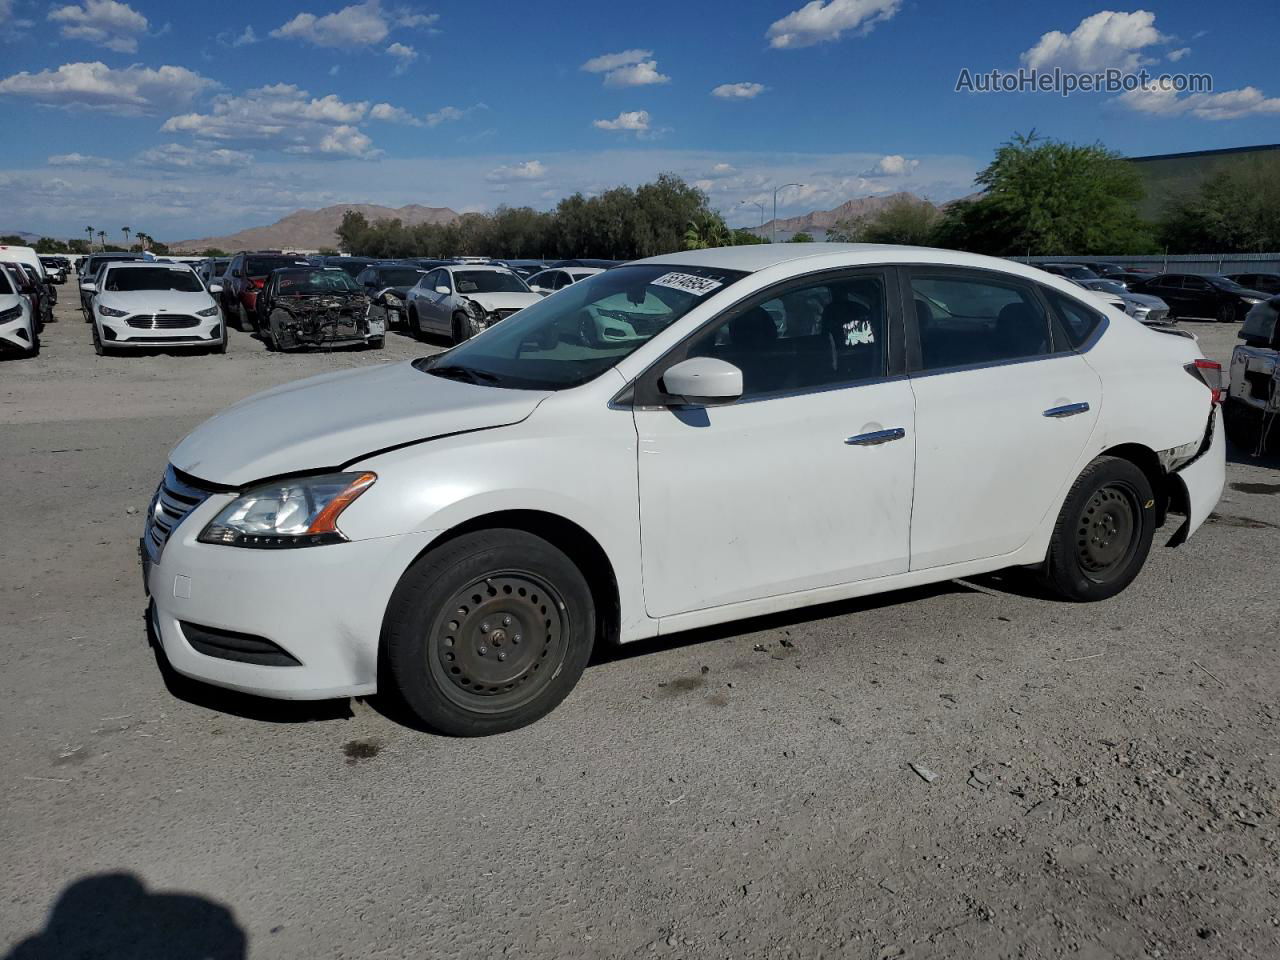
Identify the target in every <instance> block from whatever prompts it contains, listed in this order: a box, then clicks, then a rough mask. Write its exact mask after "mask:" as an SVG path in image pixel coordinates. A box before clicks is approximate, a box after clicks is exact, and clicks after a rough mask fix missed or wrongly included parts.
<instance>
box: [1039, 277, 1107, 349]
mask: <svg viewBox="0 0 1280 960" xmlns="http://www.w3.org/2000/svg"><path fill="white" fill-rule="evenodd" d="M1041 293H1043V294H1044V295H1045V297H1046V298H1047V299H1048V301H1049V303H1050V304H1051V305H1052V307H1053V309H1054V311H1055V312H1056V313H1057V314H1058V319H1059V320H1061V321H1062V329H1063V331H1064V332H1065V333H1066V336H1067V343H1069V344H1071V346H1072V347H1076V348H1079V347H1081V346H1083V345H1084V343H1085V342H1086V341H1087V340H1088V339H1089V338H1090V337H1091V336H1093V332H1094V331H1095V330H1097V329H1098V327H1099V326H1100V325H1101V324H1102V320H1103V316H1102V314H1101V313H1099V312H1098V311H1097V310H1093V309H1090V308H1089V307H1086V306H1085V305H1084V304H1083V303H1081V302H1080V301H1079V300H1076V299H1075V298H1074V297H1068V296H1064V295H1063V294H1061V293H1059V292H1058V291H1057V290H1050V289H1049V288H1048V287H1044V288H1042V289H1041Z"/></svg>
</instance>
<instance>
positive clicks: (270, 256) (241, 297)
mask: <svg viewBox="0 0 1280 960" xmlns="http://www.w3.org/2000/svg"><path fill="white" fill-rule="evenodd" d="M296 266H302V267H307V266H310V264H308V263H307V260H306V258H305V257H295V256H290V255H289V254H284V253H280V252H279V251H278V250H277V251H263V252H258V253H237V254H236V255H235V256H234V257H232V258H231V262H230V263H229V264H227V269H226V272H225V273H223V275H222V278H221V280H220V281H219V282H220V283H221V284H222V315H223V317H225V318H226V321H227V323H228V324H234V325H235V326H236V327H238V328H239V329H241V330H245V331H251V330H255V329H257V319H256V318H257V312H258V311H257V307H258V293H259V291H261V290H262V286H263V284H264V283H266V281H267V277H268V276H270V275H271V271H272V270H279V269H280V268H281V267H296Z"/></svg>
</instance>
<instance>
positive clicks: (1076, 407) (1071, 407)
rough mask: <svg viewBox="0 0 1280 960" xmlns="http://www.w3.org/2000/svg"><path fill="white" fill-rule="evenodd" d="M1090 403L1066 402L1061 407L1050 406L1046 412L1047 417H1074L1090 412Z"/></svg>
mask: <svg viewBox="0 0 1280 960" xmlns="http://www.w3.org/2000/svg"><path fill="white" fill-rule="evenodd" d="M1088 412H1089V405H1088V404H1087V403H1066V404H1063V405H1062V406H1060V407H1050V408H1049V409H1048V410H1046V411H1045V412H1044V415H1045V416H1046V417H1058V418H1059V419H1061V418H1062V417H1074V416H1077V415H1079V414H1081V413H1088Z"/></svg>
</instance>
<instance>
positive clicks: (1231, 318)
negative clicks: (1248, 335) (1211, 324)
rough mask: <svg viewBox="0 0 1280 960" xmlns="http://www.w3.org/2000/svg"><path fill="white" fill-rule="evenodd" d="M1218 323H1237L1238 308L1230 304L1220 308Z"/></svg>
mask: <svg viewBox="0 0 1280 960" xmlns="http://www.w3.org/2000/svg"><path fill="white" fill-rule="evenodd" d="M1218 322H1219V323H1235V322H1236V308H1235V307H1233V306H1232V305H1231V304H1229V303H1224V304H1223V305H1222V306H1220V307H1218Z"/></svg>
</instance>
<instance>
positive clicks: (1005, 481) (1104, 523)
mask: <svg viewBox="0 0 1280 960" xmlns="http://www.w3.org/2000/svg"><path fill="white" fill-rule="evenodd" d="M584 331H589V333H585V334H584ZM1219 373H1220V370H1219V369H1218V365H1217V364H1215V363H1211V362H1210V361H1207V360H1205V359H1204V358H1203V357H1202V356H1201V355H1200V352H1199V350H1198V348H1197V346H1196V344H1195V342H1194V341H1192V340H1190V339H1187V338H1185V337H1181V336H1177V335H1171V334H1167V333H1163V332H1157V331H1154V330H1149V329H1147V328H1145V327H1143V326H1142V325H1141V324H1139V323H1138V322H1137V321H1135V320H1134V319H1132V318H1131V317H1127V316H1125V315H1124V314H1123V313H1120V312H1119V311H1115V310H1112V309H1111V308H1109V307H1106V306H1105V305H1102V304H1100V303H1099V302H1098V301H1097V300H1096V299H1095V298H1094V297H1093V296H1091V295H1090V294H1088V293H1086V292H1085V291H1083V290H1081V289H1080V288H1079V287H1077V286H1075V285H1073V284H1071V283H1070V282H1069V281H1067V280H1064V279H1061V278H1059V277H1055V276H1052V275H1050V274H1046V273H1044V272H1043V271H1040V270H1036V269H1035V268H1032V267H1026V266H1022V265H1020V264H1015V263H1010V262H1006V261H1003V260H995V259H989V258H986V257H978V256H972V255H967V254H960V253H953V252H948V251H943V250H927V249H915V248H910V247H893V246H866V245H843V244H806V245H796V244H785V245H760V246H744V247H732V248H725V249H716V250H700V251H696V252H686V253H675V254H670V255H668V256H662V257H655V258H652V259H649V260H642V261H638V262H635V263H630V264H626V265H624V266H620V267H617V268H615V269H612V270H609V271H607V272H605V273H600V274H597V275H595V276H593V277H589V278H587V279H585V280H583V281H581V282H579V283H575V284H573V285H572V286H570V287H566V288H565V289H564V290H561V291H560V292H559V293H557V294H556V295H555V296H554V297H548V298H547V299H545V300H540V301H539V302H538V303H535V304H533V305H532V306H529V307H526V308H525V309H524V310H522V311H520V312H519V313H518V314H516V315H514V316H512V317H510V318H508V319H506V320H503V321H502V322H500V323H497V324H495V325H494V326H492V327H491V328H489V329H487V330H485V331H484V332H483V333H481V334H480V335H479V336H477V337H475V338H474V339H472V340H470V341H468V342H466V343H463V344H461V345H460V346H457V347H455V348H454V349H452V350H450V351H448V352H446V353H443V354H439V355H437V356H433V357H424V358H422V359H419V360H415V361H413V362H405V363H399V364H389V365H379V366H374V367H368V368H364V369H359V370H348V371H342V372H338V373H333V374H328V375H325V376H320V377H315V378H312V379H309V380H304V381H301V382H298V383H292V384H288V385H286V386H283V387H278V388H276V389H274V390H268V391H266V392H265V393H260V394H258V395H257V396H254V397H250V398H249V399H247V400H244V401H242V402H241V403H238V404H236V405H235V406H233V407H231V408H229V409H228V410H226V411H224V412H223V413H221V414H219V415H218V416H216V417H214V418H213V419H211V420H209V421H208V422H207V423H205V424H204V425H202V426H200V427H199V428H197V429H196V430H195V431H194V432H193V433H192V434H191V435H190V436H188V437H187V438H186V439H185V440H183V441H182V442H181V443H180V444H179V445H178V446H177V447H176V448H175V449H174V450H173V452H172V454H171V457H170V464H169V467H168V469H167V470H166V472H165V475H164V480H163V482H162V484H161V486H160V489H159V490H158V491H157V493H156V497H155V500H154V502H153V503H152V506H151V510H150V512H149V515H148V518H147V523H146V529H145V534H144V537H143V541H142V553H143V561H144V571H145V578H146V584H147V590H148V592H149V594H150V596H151V598H152V605H151V610H152V614H151V615H152V619H153V627H154V630H155V632H156V634H157V635H158V637H159V641H160V643H161V645H162V647H163V651H164V654H165V655H166V656H167V659H168V661H169V662H170V664H171V665H172V666H173V667H174V668H175V669H176V670H177V671H179V672H180V673H182V674H186V675H188V676H191V677H195V678H198V679H201V680H204V681H208V682H210V683H213V684H218V685H221V686H224V687H230V688H233V689H236V690H240V691H246V692H249V693H253V694H261V695H264V696H269V697H283V698H294V699H318V698H326V697H341V696H351V695H363V694H370V693H373V692H375V691H376V690H381V691H382V692H385V693H391V694H394V695H396V696H398V697H399V698H402V699H403V701H404V703H405V704H407V705H408V707H410V708H411V709H412V711H413V712H414V713H415V714H416V715H417V716H418V717H419V718H420V719H421V720H422V721H424V722H425V723H427V724H428V725H430V726H431V727H433V728H435V729H437V730H440V731H444V732H448V733H453V734H484V733H493V732H496V731H502V730H510V729H512V728H515V727H518V726H521V725H522V724H526V723H529V722H531V721H533V720H535V719H537V718H538V717H540V716H542V715H543V714H545V713H547V711H549V710H551V709H552V708H553V707H554V706H555V705H556V704H557V703H559V702H560V700H562V699H563V698H564V697H565V696H566V695H567V694H568V692H569V691H570V690H571V689H572V687H573V686H574V684H575V683H576V682H577V680H578V678H579V676H580V675H581V674H582V671H583V668H584V666H585V665H586V663H587V659H588V656H589V654H590V653H591V650H592V647H593V645H594V644H597V643H614V642H622V643H626V642H630V641H633V640H639V639H641V638H644V637H652V636H655V635H658V634H667V633H671V632H673V631H678V630H684V629H687V628H690V627H700V626H704V625H707V624H713V623H718V622H722V621H728V620H734V619H737V618H741V617H747V616H754V615H757V614H764V613H769V612H771V611H776V610H783V609H789V608H795V607H803V606H807V605H811V604H817V603H822V602H826V601H831V600H837V599H841V598H846V597H854V596H859V595H864V594H871V593H878V592H882V591H887V590H895V589H899V588H902V587H909V586H913V585H916V584H923V583H929V582H933V581H940V580H947V579H951V578H954V577H964V576H971V575H974V574H979V573H983V572H986V571H993V570H998V569H1002V568H1010V567H1025V568H1030V569H1031V570H1032V571H1035V572H1036V573H1038V575H1039V576H1040V577H1041V578H1042V579H1043V581H1044V583H1045V584H1046V585H1047V586H1048V587H1049V588H1050V589H1051V590H1053V591H1054V592H1056V593H1057V594H1058V595H1060V596H1062V597H1064V598H1066V599H1069V600H1076V601H1087V600H1101V599H1103V598H1106V597H1110V596H1112V595H1114V594H1116V593H1118V592H1119V591H1120V590H1122V589H1124V588H1125V587H1126V586H1128V585H1129V583H1130V582H1132V581H1133V579H1134V578H1135V577H1136V576H1137V575H1138V573H1139V571H1140V570H1141V568H1142V565H1143V563H1144V561H1145V560H1146V558H1147V554H1148V551H1149V550H1150V548H1151V544H1152V538H1153V535H1154V534H1155V531H1156V529H1157V528H1158V527H1160V526H1162V525H1163V524H1165V523H1166V521H1168V523H1169V526H1170V528H1171V530H1170V531H1169V533H1171V536H1170V542H1175V543H1181V542H1182V541H1184V540H1185V539H1186V538H1187V537H1188V536H1189V535H1190V534H1192V533H1193V532H1194V531H1195V530H1196V529H1197V528H1198V527H1199V526H1200V524H1201V523H1202V522H1203V521H1204V519H1205V518H1206V517H1207V516H1208V514H1209V512H1210V510H1211V509H1212V508H1213V506H1214V504H1215V503H1216V502H1217V500H1218V497H1219V495H1220V493H1221V490H1222V485H1223V479H1224V471H1225V464H1224V441H1223V431H1222V422H1221V416H1220V413H1219V409H1218V403H1219V393H1218V388H1219V380H1218V376H1219ZM1169 515H1177V519H1176V520H1170V519H1169Z"/></svg>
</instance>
